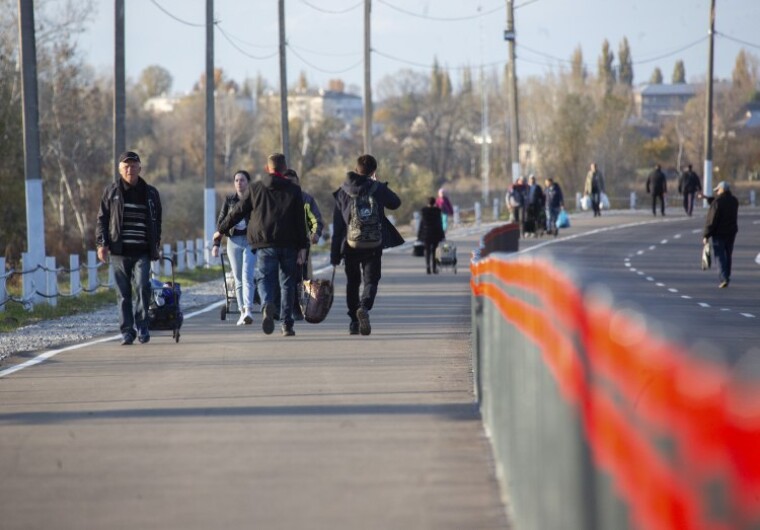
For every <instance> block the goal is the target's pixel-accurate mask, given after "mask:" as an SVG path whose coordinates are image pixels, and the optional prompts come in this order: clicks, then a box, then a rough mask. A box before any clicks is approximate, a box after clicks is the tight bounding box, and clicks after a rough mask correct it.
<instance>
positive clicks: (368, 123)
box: [364, 0, 372, 154]
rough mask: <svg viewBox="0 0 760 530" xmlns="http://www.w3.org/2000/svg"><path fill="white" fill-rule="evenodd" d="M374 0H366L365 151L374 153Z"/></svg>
mask: <svg viewBox="0 0 760 530" xmlns="http://www.w3.org/2000/svg"><path fill="white" fill-rule="evenodd" d="M371 12H372V0H364V152H365V153H366V154H372V76H371V73H372V72H371V69H370V52H371V47H370V39H371V37H372V32H371V31H370V20H371V16H370V14H371Z"/></svg>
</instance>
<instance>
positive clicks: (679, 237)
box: [673, 234, 681, 239]
mask: <svg viewBox="0 0 760 530" xmlns="http://www.w3.org/2000/svg"><path fill="white" fill-rule="evenodd" d="M673 239H681V234H676V235H674V236H673Z"/></svg>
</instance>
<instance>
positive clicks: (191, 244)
mask: <svg viewBox="0 0 760 530" xmlns="http://www.w3.org/2000/svg"><path fill="white" fill-rule="evenodd" d="M185 245H187V268H188V270H191V271H192V270H195V241H193V240H192V239H188V240H187V241H186V242H185Z"/></svg>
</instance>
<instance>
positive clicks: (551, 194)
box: [544, 178, 565, 236]
mask: <svg viewBox="0 0 760 530" xmlns="http://www.w3.org/2000/svg"><path fill="white" fill-rule="evenodd" d="M544 184H545V185H546V190H545V191H546V209H547V210H548V211H549V215H548V217H549V221H548V226H547V230H548V231H550V232H551V233H553V234H554V235H555V236H556V235H557V234H559V228H557V217H558V216H559V213H560V212H561V211H562V210H564V209H565V197H564V196H563V195H562V188H561V187H560V185H559V184H558V183H556V182H554V179H551V178H548V179H546V182H545V183H544Z"/></svg>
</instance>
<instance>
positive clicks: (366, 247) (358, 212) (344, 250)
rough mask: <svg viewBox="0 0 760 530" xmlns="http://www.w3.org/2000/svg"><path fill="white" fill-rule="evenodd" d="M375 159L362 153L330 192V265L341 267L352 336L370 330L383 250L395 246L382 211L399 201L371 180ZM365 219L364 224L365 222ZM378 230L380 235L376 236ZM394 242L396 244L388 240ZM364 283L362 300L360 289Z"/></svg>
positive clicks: (397, 235) (382, 185)
mask: <svg viewBox="0 0 760 530" xmlns="http://www.w3.org/2000/svg"><path fill="white" fill-rule="evenodd" d="M376 171H377V160H375V158H374V157H373V156H371V155H362V156H360V157H359V158H358V159H357V161H356V170H355V171H349V172H348V174H347V178H346V181H345V182H344V183H343V184H342V185H341V187H340V188H339V189H338V190H337V191H336V192H335V193H333V196H334V197H335V210H334V211H333V236H332V244H331V248H330V263H331V264H332V265H333V266H337V265H338V264H339V263H340V261H341V258H343V260H344V262H345V269H346V305H347V306H348V316H349V318H350V319H351V323H350V324H349V328H348V329H349V333H350V334H351V335H358V334H360V333H361V334H362V335H369V334H370V333H371V331H372V328H371V326H370V322H369V312H370V310H371V309H372V306H373V305H374V303H375V296H376V295H377V284H378V283H379V282H380V276H381V273H380V263H381V258H382V255H383V247H386V248H387V247H391V246H396V245H397V244H399V242H398V240H399V239H400V241H401V242H403V239H401V236H400V235H399V234H398V232H396V231H395V229H393V226H392V225H391V224H390V223H389V222H388V221H387V220H386V219H385V208H388V209H390V210H395V209H397V208H398V207H399V206H401V199H399V197H398V195H396V194H395V193H394V192H392V191H391V190H390V189H389V188H388V185H387V184H385V183H383V182H378V181H377V180H376V176H375V172H376ZM364 220H366V223H365V221H364ZM378 232H379V233H378ZM390 238H394V239H395V241H390V240H389V239H390ZM362 282H363V283H364V288H363V289H362V292H361V296H360V295H359V286H360V285H361V283H362Z"/></svg>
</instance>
